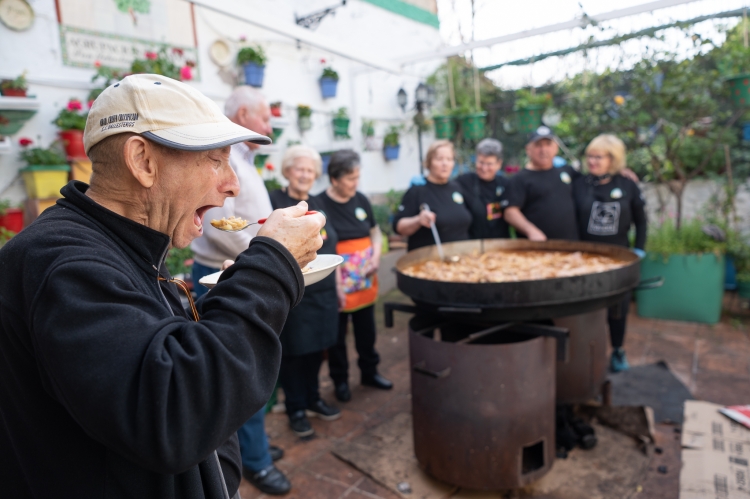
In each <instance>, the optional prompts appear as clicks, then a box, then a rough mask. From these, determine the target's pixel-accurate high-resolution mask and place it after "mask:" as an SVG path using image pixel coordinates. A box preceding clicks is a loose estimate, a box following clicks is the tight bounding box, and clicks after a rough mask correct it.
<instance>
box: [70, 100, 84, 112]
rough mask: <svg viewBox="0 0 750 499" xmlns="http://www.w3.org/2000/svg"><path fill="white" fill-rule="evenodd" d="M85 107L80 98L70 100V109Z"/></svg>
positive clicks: (76, 109) (78, 109) (77, 109)
mask: <svg viewBox="0 0 750 499" xmlns="http://www.w3.org/2000/svg"><path fill="white" fill-rule="evenodd" d="M81 109H83V104H81V101H79V100H78V99H70V101H69V102H68V111H80V110H81Z"/></svg>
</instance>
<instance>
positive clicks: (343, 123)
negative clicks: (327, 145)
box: [333, 118, 351, 139]
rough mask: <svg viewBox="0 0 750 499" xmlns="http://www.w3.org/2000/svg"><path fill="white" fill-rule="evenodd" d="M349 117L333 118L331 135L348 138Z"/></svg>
mask: <svg viewBox="0 0 750 499" xmlns="http://www.w3.org/2000/svg"><path fill="white" fill-rule="evenodd" d="M349 121H351V120H350V119H349V118H333V137H334V138H337V139H348V138H349Z"/></svg>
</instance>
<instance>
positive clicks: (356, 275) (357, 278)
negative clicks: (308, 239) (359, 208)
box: [336, 237, 378, 312]
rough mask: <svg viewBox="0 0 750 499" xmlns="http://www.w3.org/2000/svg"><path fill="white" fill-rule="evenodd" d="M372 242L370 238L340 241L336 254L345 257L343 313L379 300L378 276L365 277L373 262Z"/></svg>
mask: <svg viewBox="0 0 750 499" xmlns="http://www.w3.org/2000/svg"><path fill="white" fill-rule="evenodd" d="M372 252H373V249H372V240H371V239H370V238H369V237H360V238H359V239H349V240H348V241H339V243H338V244H337V245H336V253H338V254H339V255H341V256H343V257H344V263H342V264H341V267H340V268H341V280H342V282H343V286H344V293H346V305H345V307H344V310H343V312H355V311H357V310H359V309H361V308H365V307H367V306H370V305H372V304H373V303H375V300H377V298H378V276H377V274H373V275H371V276H370V277H366V276H365V266H366V265H367V264H368V263H369V262H370V260H372Z"/></svg>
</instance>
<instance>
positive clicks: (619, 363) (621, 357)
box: [609, 348, 630, 373]
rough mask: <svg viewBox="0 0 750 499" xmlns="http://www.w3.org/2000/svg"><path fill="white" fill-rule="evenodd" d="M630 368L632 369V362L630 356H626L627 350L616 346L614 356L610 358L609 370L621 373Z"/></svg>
mask: <svg viewBox="0 0 750 499" xmlns="http://www.w3.org/2000/svg"><path fill="white" fill-rule="evenodd" d="M628 369H630V364H628V358H627V357H626V356H625V350H623V349H622V348H615V349H614V351H613V352H612V357H611V358H610V359H609V370H610V371H612V372H613V373H619V372H621V371H627V370H628Z"/></svg>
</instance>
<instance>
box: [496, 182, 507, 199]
mask: <svg viewBox="0 0 750 499" xmlns="http://www.w3.org/2000/svg"><path fill="white" fill-rule="evenodd" d="M503 192H505V187H503V186H502V185H498V186H497V189H495V196H497V197H500V196H502V195H503Z"/></svg>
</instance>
